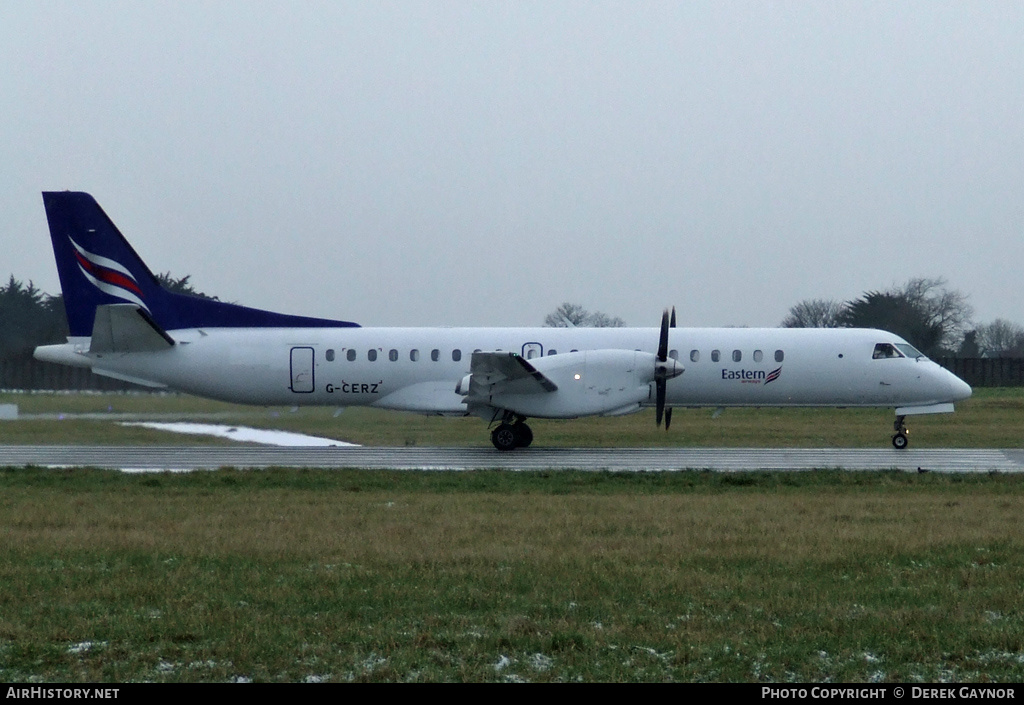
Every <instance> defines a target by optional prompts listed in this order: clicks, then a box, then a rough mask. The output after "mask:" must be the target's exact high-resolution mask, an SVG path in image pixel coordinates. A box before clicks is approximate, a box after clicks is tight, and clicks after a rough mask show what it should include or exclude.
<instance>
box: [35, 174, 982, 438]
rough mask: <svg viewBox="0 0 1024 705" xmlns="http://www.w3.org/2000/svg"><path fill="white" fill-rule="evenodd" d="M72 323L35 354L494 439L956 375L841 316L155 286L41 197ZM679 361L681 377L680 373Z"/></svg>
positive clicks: (923, 401)
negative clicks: (411, 417)
mask: <svg viewBox="0 0 1024 705" xmlns="http://www.w3.org/2000/svg"><path fill="white" fill-rule="evenodd" d="M43 203H44V206H45V209H46V217H47V221H48V224H49V229H50V237H51V240H52V244H53V251H54V256H55V258H56V262H57V270H58V273H59V276H60V282H61V289H62V291H63V294H64V304H65V307H66V309H67V318H68V325H69V329H70V335H69V336H68V339H67V342H66V343H63V344H57V345H44V346H40V347H38V348H36V349H35V357H36V358H37V359H39V360H44V361H47V362H54V363H59V364H64V365H72V366H75V367H85V368H89V369H91V370H92V372H94V373H95V374H98V375H104V376H107V377H112V378H114V379H119V380H123V381H127V382H133V383H135V384H139V385H143V386H146V387H151V388H159V389H169V390H176V391H179V392H186V393H189V394H194V395H197V396H202V397H207V398H212V399H219V400H223V401H229V402H237V403H245V404H256V405H266V406H275V405H289V406H301V405H322V406H337V407H347V406H369V407H374V408H379V409H396V410H402V411H411V412H419V413H424V414H439V415H453V416H468V415H472V416H476V417H479V418H481V419H483V420H484V421H486V422H488V424H489V427H491V428H492V431H491V442H492V443H493V444H494V446H495V448H497V449H498V450H502V451H511V450H514V449H517V448H525V447H527V446H529V445H530V444H531V443H532V441H533V432H532V431H531V429H530V427H529V425H527V423H526V421H527V420H528V419H530V418H548V419H571V418H578V417H584V416H618V415H624V414H631V413H635V412H638V411H641V410H643V409H648V408H651V407H654V409H655V417H656V423H657V424H658V426H661V424H662V422H663V421H664V425H665V428H666V429H668V427H669V425H670V424H671V419H672V409H673V408H674V407H690V408H700V407H708V408H714V409H724V408H727V407H886V408H889V407H892V408H895V413H896V420H895V422H894V424H893V430H894V431H895V433H894V435H893V436H892V443H893V446H895V447H896V448H897V449H902V448H906V447H907V445H908V430H907V427H906V423H905V419H906V417H907V416H911V415H918V414H933V413H948V412H952V411H953V408H954V406H953V405H954V403H955V402H958V401H961V400H964V399H967V398H968V397H970V396H971V388H970V386H968V385H967V384H966V383H965V382H964V381H962V380H961V379H960V378H958V377H957V376H955V375H954V374H952V373H951V372H949V371H947V370H946V369H944V368H942V367H940V366H939V365H937V364H936V363H934V362H932V361H931V360H929V359H927V358H926V357H925V356H924V355H922V354H921V353H920V352H919V351H917V350H916V349H915V348H914V347H913V346H911V345H910V344H909V343H908V342H907V341H906V340H904V339H903V338H901V337H899V336H897V335H894V334H892V333H889V332H886V331H883V330H874V329H853V328H827V329H826V328H802V329H801V328H681V327H676V321H675V309H673V310H672V313H671V314H670V313H669V312H668V310H667V309H666V310H665V312H664V313H663V315H662V319H661V326H660V328H583V327H575V328H573V327H566V328H550V327H538V328H383V327H382V328H371V327H362V326H359V325H358V324H356V323H352V322H350V321H344V320H333V319H324V318H311V317H306V316H296V315H290V314H283V313H274V312H271V311H264V310H260V309H255V308H249V307H246V306H241V305H237V304H232V303H225V302H222V301H218V300H210V299H205V298H199V297H194V296H188V295H184V294H178V293H173V292H171V291H168V290H167V289H165V288H163V287H162V286H161V285H160V283H159V282H158V280H157V278H156V277H155V276H154V275H153V273H152V272H151V271H150V269H149V268H148V267H147V266H146V264H145V263H144V262H143V260H142V258H141V257H139V255H138V254H137V253H136V252H135V250H134V249H132V247H131V245H130V244H128V241H127V240H126V239H125V238H124V236H123V235H122V234H121V233H120V231H119V230H118V229H117V227H116V226H115V225H114V223H113V221H112V220H111V219H110V218H109V217H108V216H107V214H106V213H105V212H104V211H103V209H102V208H101V207H100V206H99V204H98V203H97V202H96V200H95V199H94V198H93V197H92V196H91V195H89V194H87V193H82V192H70V191H63V192H44V193H43ZM684 372H685V374H684Z"/></svg>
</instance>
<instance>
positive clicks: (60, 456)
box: [0, 446, 1024, 473]
mask: <svg viewBox="0 0 1024 705" xmlns="http://www.w3.org/2000/svg"><path fill="white" fill-rule="evenodd" d="M25 466H35V467H42V468H67V467H96V468H109V469H117V470H123V471H127V472H132V471H134V472H147V471H148V472H158V471H177V472H185V471H190V470H212V469H217V468H224V467H233V468H254V469H262V468H271V467H300V468H325V469H338V468H366V469H395V470H478V469H500V470H510V471H525V470H548V469H550V470H591V471H597V470H612V471H620V472H627V471H632V472H672V471H680V470H711V471H717V472H740V471H748V470H754V471H770V470H818V469H843V470H868V471H872V470H873V471H878V470H901V471H906V472H918V471H931V472H961V473H977V472H1007V473H1016V472H1024V450H1016V449H1014V450H999V449H985V448H977V449H966V448H928V449H919V450H911V449H908V450H903V451H898V450H895V449H893V448H880V449H869V448H782V449H779V448H528V449H523V450H518V451H513V452H511V453H501V452H499V451H497V450H494V449H491V448H416V447H414V448H367V447H353V448H305V447H267V446H238V447H220V446H217V447H211V446H0V467H25Z"/></svg>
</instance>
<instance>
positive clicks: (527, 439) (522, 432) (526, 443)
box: [512, 421, 533, 448]
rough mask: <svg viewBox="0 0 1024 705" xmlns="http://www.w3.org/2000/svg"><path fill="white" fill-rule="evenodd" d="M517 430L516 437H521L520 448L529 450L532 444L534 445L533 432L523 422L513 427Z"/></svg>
mask: <svg viewBox="0 0 1024 705" xmlns="http://www.w3.org/2000/svg"><path fill="white" fill-rule="evenodd" d="M512 428H514V429H515V431H516V435H517V436H518V437H519V447H520V448H529V447H530V444H531V443H533V431H532V430H530V427H529V426H527V425H526V424H524V423H523V422H522V421H520V422H519V423H517V424H515V425H514V426H512Z"/></svg>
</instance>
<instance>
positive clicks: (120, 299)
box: [43, 191, 357, 336]
mask: <svg viewBox="0 0 1024 705" xmlns="http://www.w3.org/2000/svg"><path fill="white" fill-rule="evenodd" d="M43 204H44V205H45V207H46V219H47V221H48V222H49V225H50V239H51V240H52V241H53V254H54V257H56V259H57V272H58V274H59V275H60V286H61V289H62V290H63V292H64V306H65V309H66V310H67V314H68V326H69V328H70V331H71V335H73V336H88V335H91V333H92V330H93V323H94V321H95V318H96V308H97V307H98V306H105V305H109V304H123V303H131V304H135V305H136V306H139V307H140V308H141V309H143V310H144V311H145V312H146V313H148V314H149V316H150V317H151V318H152V319H153V321H154V322H156V323H157V324H158V325H159V326H160V327H161V328H163V329H164V330H177V329H181V328H337V327H354V326H356V325H357V324H355V323H350V322H348V321H334V320H328V319H323V318H308V317H305V316H290V315H287V314H281V313H272V312H270V311H262V310H260V309H255V308H248V307H246V306H238V305H236V304H228V303H224V302H222V301H212V300H209V299H202V298H198V297H195V296H188V295H185V294H177V293H174V292H171V291H168V290H166V289H164V288H163V287H162V286H161V285H160V282H159V281H158V280H157V278H156V277H155V276H154V275H153V273H152V272H151V271H150V270H149V267H147V266H146V264H145V262H143V261H142V258H141V257H139V255H138V254H137V253H136V252H135V250H134V249H132V246H131V245H129V244H128V241H127V240H125V238H124V236H123V235H122V234H121V233H120V231H119V230H118V229H117V226H116V225H114V223H113V221H111V220H110V218H109V217H107V214H106V213H104V212H103V209H102V208H100V206H99V204H98V203H96V200H95V199H94V198H93V197H92V196H90V195H89V194H87V193H76V192H71V191H60V192H44V193H43Z"/></svg>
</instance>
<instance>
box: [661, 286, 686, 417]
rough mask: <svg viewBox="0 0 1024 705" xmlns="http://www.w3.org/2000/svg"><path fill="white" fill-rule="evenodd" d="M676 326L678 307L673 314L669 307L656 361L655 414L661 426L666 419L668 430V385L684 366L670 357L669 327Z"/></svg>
mask: <svg viewBox="0 0 1024 705" xmlns="http://www.w3.org/2000/svg"><path fill="white" fill-rule="evenodd" d="M675 327H676V309H675V306H673V307H672V314H671V316H670V315H669V312H668V309H667V308H666V309H665V311H664V312H663V313H662V314H661V336H660V337H659V339H658V355H657V358H656V362H655V363H654V389H655V394H656V398H655V416H656V419H657V423H658V426H661V420H662V418H664V419H665V430H666V431H667V430H668V427H669V425H670V424H671V423H672V409H671V408H669V409H666V408H665V396H666V385H667V383H668V381H669V380H670V379H672V378H673V377H678V376H679V375H681V374H682V373H683V368H682V367H680V366H679V365H678V364H677V363H676V361H675V360H669V357H668V329H669V328H675Z"/></svg>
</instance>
